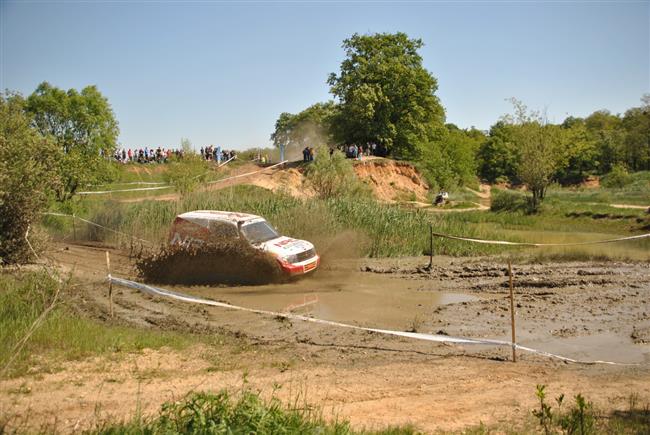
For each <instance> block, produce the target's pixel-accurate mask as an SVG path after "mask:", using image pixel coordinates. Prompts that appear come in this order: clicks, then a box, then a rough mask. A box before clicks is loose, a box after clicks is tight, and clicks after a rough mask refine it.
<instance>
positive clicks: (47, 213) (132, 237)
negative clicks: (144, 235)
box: [41, 212, 155, 246]
mask: <svg viewBox="0 0 650 435" xmlns="http://www.w3.org/2000/svg"><path fill="white" fill-rule="evenodd" d="M41 214H44V215H47V216H60V217H71V218H72V219H79V220H80V221H82V222H85V223H87V224H89V225H93V226H96V227H98V228H103V229H105V230H107V231H111V232H113V233H115V234H119V235H122V236H126V237H129V238H131V239H134V240H138V241H140V242H145V243H149V244H150V245H152V246H154V245H155V243H152V242H150V241H148V240H145V239H140V238H138V237H135V236H132V235H130V234H127V233H123V232H121V231H117V230H114V229H113V228H109V227H105V226H104V225H100V224H98V223H96V222H92V221H89V220H88V219H84V218H81V217H79V216H76V215H72V214H65V213H54V212H43V213H41Z"/></svg>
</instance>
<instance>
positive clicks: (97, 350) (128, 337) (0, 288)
mask: <svg viewBox="0 0 650 435" xmlns="http://www.w3.org/2000/svg"><path fill="white" fill-rule="evenodd" d="M60 286H62V288H61V292H62V294H60V296H59V298H58V300H57V302H56V304H55V305H54V308H53V309H52V310H51V311H50V312H49V313H48V315H47V317H45V319H44V321H43V322H42V323H41V324H40V326H39V327H38V328H37V329H36V330H35V331H34V332H33V334H32V335H31V337H30V338H29V340H27V342H26V344H25V346H24V347H23V348H22V349H21V350H20V351H19V352H17V353H16V350H15V346H16V344H17V343H18V342H19V341H20V340H21V339H23V337H25V335H26V334H27V332H28V330H29V329H30V327H31V326H32V324H33V323H34V322H35V321H36V320H37V319H38V318H39V316H40V315H41V313H43V311H44V310H45V309H46V308H47V307H49V306H50V305H51V304H52V301H53V299H54V297H55V294H56V293H57V289H58V288H59V287H60ZM69 287H70V284H69V283H63V284H62V283H59V282H58V281H57V280H56V279H54V278H52V277H51V276H50V275H48V274H47V273H45V272H44V271H42V272H25V273H12V274H9V273H3V274H0V342H1V343H2V346H0V369H2V368H4V367H5V366H6V365H7V364H8V362H9V361H10V359H12V358H13V362H12V363H11V365H10V366H9V368H8V370H7V372H6V375H7V376H10V377H11V376H19V375H22V374H25V373H28V372H30V373H31V372H41V371H51V370H52V369H53V368H54V367H55V366H56V364H57V363H58V362H61V361H69V360H78V359H82V358H85V357H88V356H92V355H98V354H116V353H117V354H120V353H128V352H137V351H141V350H143V349H159V348H161V347H170V348H173V349H184V348H185V347H187V346H188V345H190V344H192V343H194V342H195V341H194V340H192V338H191V337H185V336H183V335H181V334H180V333H174V332H163V331H156V330H146V329H137V328H129V327H125V326H115V325H107V324H103V323H100V322H98V321H93V320H91V319H88V318H84V317H80V316H79V315H78V314H77V313H75V312H74V310H73V309H72V308H71V307H70V306H68V302H66V301H69V300H70V299H69V297H68V296H69V295H67V294H66V292H67V291H68V289H69ZM14 355H15V357H14Z"/></svg>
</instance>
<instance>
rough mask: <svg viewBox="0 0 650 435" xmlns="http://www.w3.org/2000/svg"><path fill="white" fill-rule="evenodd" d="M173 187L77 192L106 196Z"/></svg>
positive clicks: (78, 193) (79, 193)
mask: <svg viewBox="0 0 650 435" xmlns="http://www.w3.org/2000/svg"><path fill="white" fill-rule="evenodd" d="M171 187H172V186H170V185H166V186H158V187H137V188H135V189H115V190H88V191H85V192H77V195H104V194H107V193H116V192H142V191H145V190H161V189H170V188H171Z"/></svg>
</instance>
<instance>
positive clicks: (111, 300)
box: [106, 251, 113, 319]
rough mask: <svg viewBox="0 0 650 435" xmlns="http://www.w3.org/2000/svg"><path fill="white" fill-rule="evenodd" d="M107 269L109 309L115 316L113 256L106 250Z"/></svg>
mask: <svg viewBox="0 0 650 435" xmlns="http://www.w3.org/2000/svg"><path fill="white" fill-rule="evenodd" d="M106 271H107V273H108V309H109V312H110V315H111V319H112V318H113V280H112V279H111V257H110V256H109V254H108V251H106Z"/></svg>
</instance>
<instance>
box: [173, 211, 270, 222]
mask: <svg viewBox="0 0 650 435" xmlns="http://www.w3.org/2000/svg"><path fill="white" fill-rule="evenodd" d="M178 217H179V218H181V219H187V220H190V221H226V222H232V223H235V224H236V223H237V222H242V223H246V222H250V221H254V220H260V219H262V220H263V218H262V217H261V216H257V215H254V214H249V213H239V212H235V211H219V210H195V211H188V212H186V213H183V214H179V215H178ZM197 223H198V222H197Z"/></svg>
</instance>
